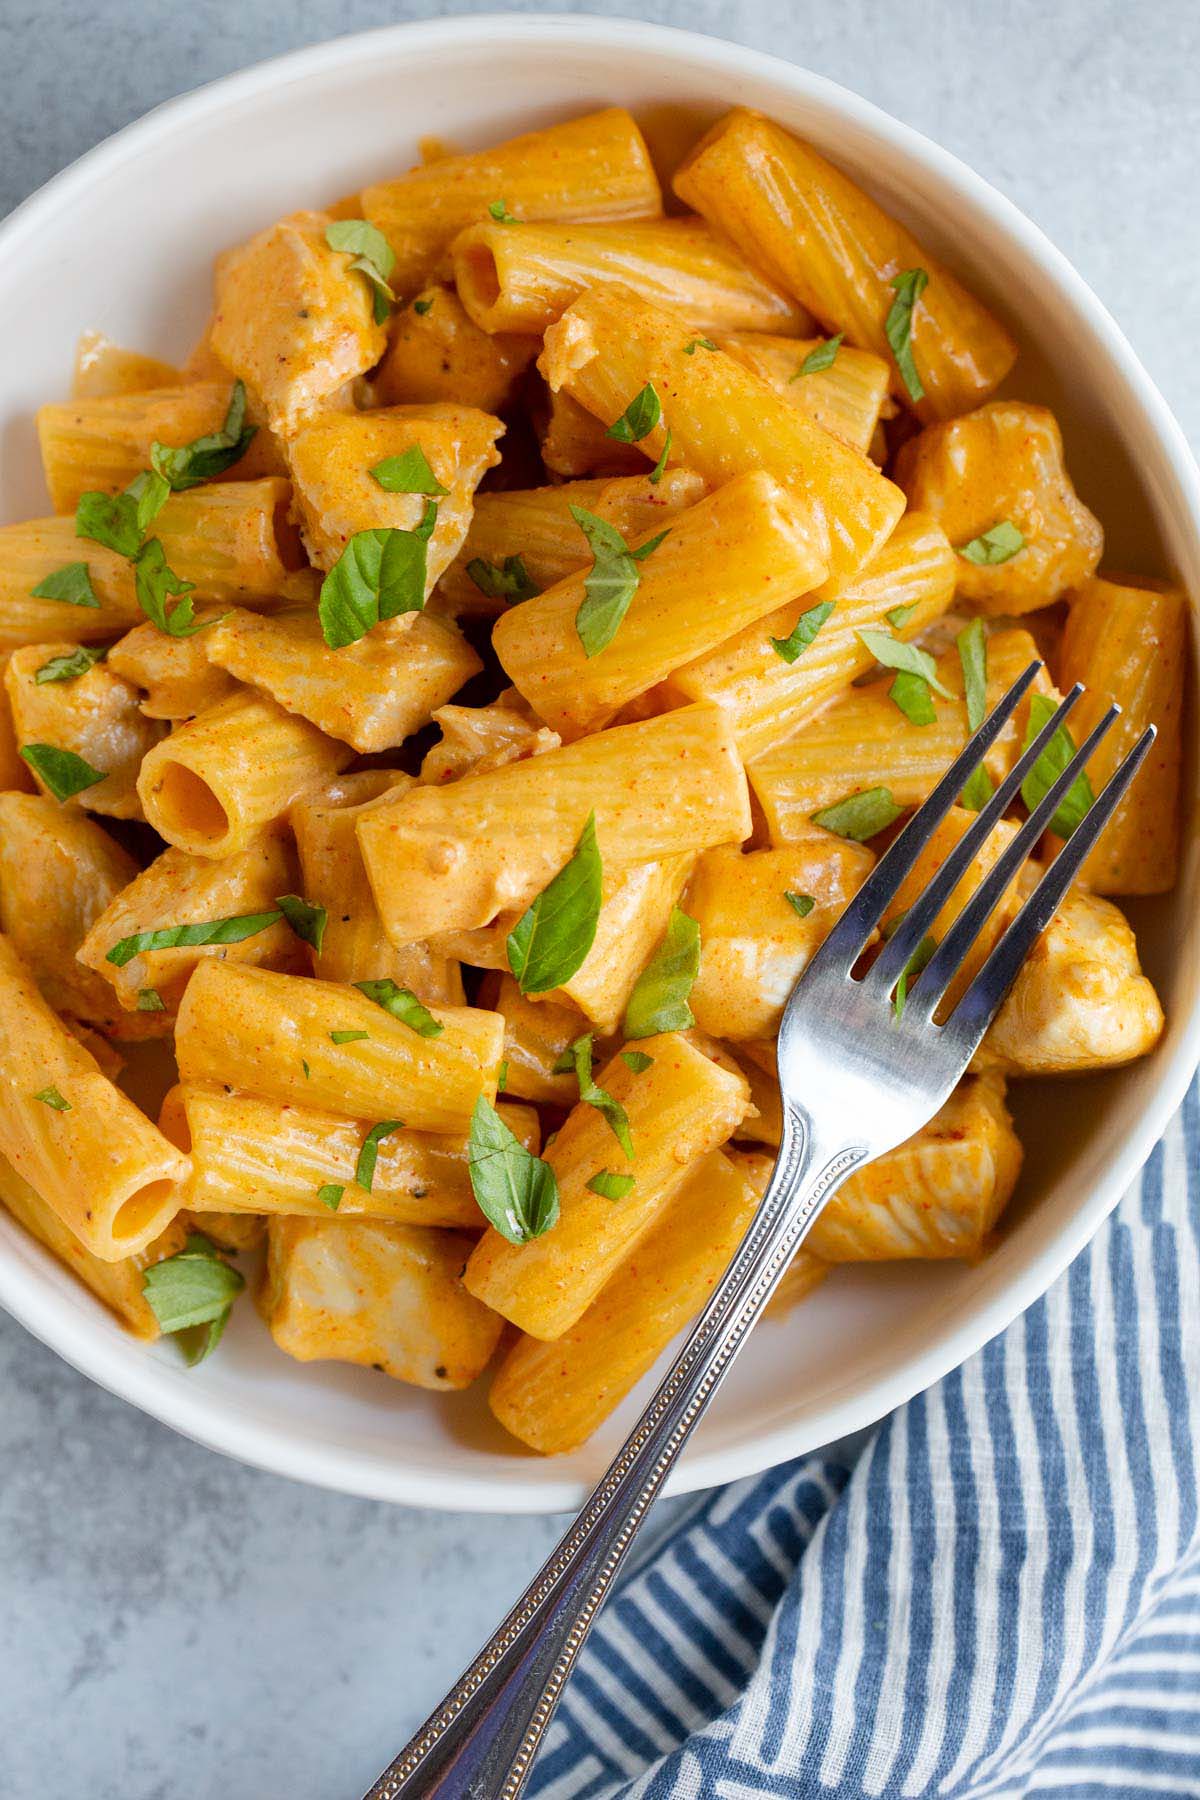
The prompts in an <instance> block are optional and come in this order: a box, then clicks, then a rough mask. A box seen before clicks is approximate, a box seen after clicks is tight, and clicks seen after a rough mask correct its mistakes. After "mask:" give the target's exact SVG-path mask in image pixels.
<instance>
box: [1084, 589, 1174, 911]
mask: <svg viewBox="0 0 1200 1800" xmlns="http://www.w3.org/2000/svg"><path fill="white" fill-rule="evenodd" d="M1187 611H1188V607H1187V597H1186V595H1184V594H1183V593H1181V591H1180V590H1179V589H1178V588H1174V587H1155V586H1152V585H1151V584H1149V583H1147V584H1146V585H1145V586H1140V585H1139V584H1138V583H1137V582H1133V581H1101V580H1098V579H1097V580H1093V581H1089V582H1088V583H1087V584H1086V586H1084V587H1083V588H1081V589H1080V591H1079V592H1078V593H1077V594H1076V595H1075V596H1074V597H1073V599H1072V601H1071V610H1070V613H1069V614H1068V617H1067V628H1066V631H1065V632H1064V633H1063V641H1062V649H1061V652H1060V655H1059V661H1058V678H1059V682H1060V684H1061V686H1062V687H1063V688H1069V687H1071V686H1072V685H1073V684H1074V683H1075V682H1077V681H1081V682H1082V683H1083V685H1084V687H1085V689H1086V692H1085V693H1084V695H1083V697H1082V699H1081V700H1080V702H1079V704H1078V706H1077V707H1076V709H1075V711H1074V712H1073V713H1072V714H1071V734H1072V736H1073V737H1074V739H1075V742H1076V743H1077V744H1081V743H1082V742H1083V740H1084V738H1085V737H1086V736H1087V734H1088V732H1089V731H1090V730H1091V729H1092V727H1093V726H1094V725H1095V724H1096V722H1097V721H1098V719H1099V718H1100V715H1101V714H1102V713H1103V712H1104V711H1105V710H1106V709H1107V708H1108V706H1109V705H1110V704H1111V702H1112V701H1114V700H1115V701H1117V702H1118V703H1119V705H1120V707H1121V717H1120V718H1119V719H1118V720H1117V723H1116V725H1115V726H1114V727H1113V729H1112V730H1111V731H1110V732H1109V733H1108V736H1107V737H1106V738H1105V739H1104V742H1103V743H1102V744H1101V746H1100V748H1099V749H1098V750H1097V751H1096V753H1095V755H1094V756H1093V757H1092V760H1091V762H1090V763H1089V764H1088V774H1089V775H1090V777H1091V781H1092V786H1093V787H1094V788H1095V790H1096V791H1097V793H1098V792H1099V791H1100V789H1101V788H1102V787H1103V785H1104V783H1105V782H1106V781H1107V780H1108V778H1109V776H1110V775H1111V774H1112V773H1113V771H1114V769H1115V768H1116V767H1117V764H1118V763H1119V762H1120V761H1121V759H1122V758H1123V757H1124V756H1125V754H1126V752H1127V751H1128V750H1129V749H1130V747H1131V746H1132V745H1133V744H1134V743H1135V741H1136V740H1137V739H1138V738H1139V737H1140V736H1141V734H1142V732H1143V731H1144V730H1145V729H1146V727H1147V725H1156V726H1157V727H1158V736H1157V737H1156V738H1155V740H1154V744H1153V745H1152V747H1151V750H1150V754H1149V755H1148V756H1147V758H1146V761H1145V762H1144V763H1143V765H1142V768H1141V770H1140V772H1139V774H1138V776H1137V779H1136V780H1135V781H1134V783H1133V786H1132V787H1131V788H1130V789H1129V791H1128V792H1127V793H1126V795H1125V797H1124V799H1123V800H1122V801H1121V803H1120V805H1119V806H1118V807H1117V810H1116V812H1115V813H1114V814H1113V816H1112V818H1111V819H1110V820H1109V822H1108V824H1107V825H1106V826H1105V829H1104V832H1103V835H1102V836H1101V838H1100V842H1099V843H1098V844H1097V845H1096V848H1095V849H1094V850H1093V851H1092V852H1091V854H1090V855H1089V856H1088V858H1087V861H1086V862H1085V863H1084V865H1083V868H1082V869H1081V870H1080V874H1079V879H1080V881H1081V882H1082V883H1083V885H1084V886H1085V887H1090V888H1092V889H1093V890H1094V891H1095V892H1096V893H1099V894H1162V893H1165V892H1166V890H1167V889H1168V888H1170V887H1173V886H1174V885H1175V875H1176V866H1177V863H1178V860H1179V828H1180V817H1179V780H1180V768H1181V761H1182V754H1183V750H1182V737H1181V733H1182V725H1183V682H1184V669H1185V666H1186V662H1187Z"/></svg>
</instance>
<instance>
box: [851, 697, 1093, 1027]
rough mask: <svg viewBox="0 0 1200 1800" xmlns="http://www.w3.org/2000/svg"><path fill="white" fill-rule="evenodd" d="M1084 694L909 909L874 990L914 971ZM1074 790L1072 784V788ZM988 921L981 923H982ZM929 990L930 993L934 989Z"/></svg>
mask: <svg viewBox="0 0 1200 1800" xmlns="http://www.w3.org/2000/svg"><path fill="white" fill-rule="evenodd" d="M1082 693H1083V688H1082V686H1081V685H1080V684H1079V682H1076V684H1075V686H1074V687H1073V688H1072V689H1071V691H1070V693H1069V694H1067V695H1066V696H1065V698H1064V699H1063V701H1062V703H1061V705H1060V706H1059V708H1058V710H1057V712H1056V713H1055V714H1054V716H1053V718H1051V719H1048V720H1047V721H1046V723H1045V725H1044V726H1043V727H1042V729H1041V731H1039V732H1038V734H1037V736H1036V738H1034V740H1033V742H1032V743H1031V744H1030V746H1029V748H1028V749H1027V750H1025V751H1023V752H1022V754H1021V755H1020V756H1019V757H1018V759H1017V761H1016V762H1015V763H1014V765H1013V767H1012V768H1011V769H1010V770H1009V772H1008V774H1007V775H1006V776H1005V777H1004V780H1003V781H1002V782H1001V783H1000V785H999V786H998V787H997V789H996V791H995V793H994V794H993V795H992V797H991V799H990V800H989V801H988V802H987V803H986V805H985V806H984V807H983V808H982V809H981V811H980V812H979V813H978V814H977V815H976V818H975V822H974V824H973V825H972V826H971V827H970V829H969V830H968V831H964V833H963V835H962V837H961V838H960V839H959V841H958V843H957V844H956V845H955V846H954V848H953V850H951V852H950V854H949V856H947V858H946V860H945V862H944V863H942V865H941V867H940V868H939V869H937V870H936V871H935V873H934V875H933V878H932V880H931V881H930V882H929V884H928V886H927V887H926V888H925V890H924V892H923V893H922V894H921V895H920V897H919V898H918V899H917V900H915V901H914V902H913V904H912V906H910V907H909V909H908V912H907V913H906V914H905V916H904V918H903V919H902V920H901V922H900V924H899V925H898V926H897V928H896V930H895V931H894V932H893V933H892V935H891V937H890V938H889V940H888V942H887V943H886V944H885V945H884V947H883V949H882V951H881V952H880V954H879V956H878V957H877V958H876V960H875V963H874V966H873V967H872V969H871V970H870V972H869V974H868V975H867V976H866V978H865V979H866V980H867V981H868V982H869V984H870V985H871V987H872V988H874V989H879V988H882V989H883V990H884V991H885V992H886V993H889V994H890V993H891V991H892V989H893V988H894V987H895V985H896V983H897V981H899V979H900V977H901V975H902V974H903V972H904V970H905V969H906V968H907V967H908V964H909V962H910V960H911V958H912V956H913V954H914V952H915V951H916V948H917V945H918V944H920V943H921V942H922V941H923V940H924V938H925V935H926V933H927V932H928V930H929V928H930V926H931V925H932V924H933V922H934V920H935V919H936V918H937V916H938V914H939V913H940V912H941V910H942V908H943V906H944V905H945V904H946V902H947V900H948V899H949V898H950V896H951V894H952V893H953V892H954V890H955V888H956V887H957V886H958V884H959V882H960V881H961V879H962V877H963V875H964V873H965V871H966V869H967V868H968V866H969V864H970V863H971V861H972V860H973V858H974V857H975V856H976V855H977V854H978V852H979V851H980V850H982V848H983V846H984V843H985V842H986V840H987V839H988V837H990V835H991V832H992V828H993V826H994V825H996V824H997V822H998V821H999V820H1000V819H1001V818H1002V817H1003V815H1004V814H1005V813H1006V812H1007V811H1008V809H1009V807H1010V806H1011V805H1012V802H1013V801H1014V800H1015V799H1016V797H1017V795H1018V793H1019V792H1020V790H1021V786H1022V784H1023V782H1024V780H1025V777H1026V776H1027V775H1028V773H1029V771H1030V770H1031V769H1032V768H1033V766H1034V764H1035V763H1036V762H1037V760H1038V758H1039V757H1040V756H1041V754H1042V752H1043V750H1045V749H1046V748H1047V746H1048V745H1049V744H1050V742H1051V740H1052V739H1053V738H1054V736H1055V735H1056V733H1057V731H1058V729H1059V727H1060V726H1061V725H1062V723H1063V721H1064V720H1065V719H1066V717H1067V714H1068V713H1069V712H1070V711H1071V708H1072V707H1073V706H1074V705H1075V702H1076V701H1077V700H1078V699H1079V696H1080V695H1081V694H1082ZM1107 729H1108V727H1107V726H1105V730H1107ZM1097 741H1098V740H1097ZM1068 785H1070V784H1069V783H1068ZM1063 791H1064V792H1065V791H1066V790H1065V789H1064V790H1063ZM1051 811H1053V808H1052V809H1051ZM982 922H983V921H982V920H980V924H982ZM964 948H965V946H964ZM925 991H926V992H928V985H927V986H926V990H925Z"/></svg>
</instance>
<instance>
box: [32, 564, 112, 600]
mask: <svg viewBox="0 0 1200 1800" xmlns="http://www.w3.org/2000/svg"><path fill="white" fill-rule="evenodd" d="M29 592H30V595H31V597H32V598H33V599H34V600H62V601H63V602H64V603H65V604H66V605H67V606H93V607H98V606H99V604H100V602H99V600H97V598H96V594H95V590H94V589H93V587H92V578H91V576H90V575H89V574H88V566H87V564H86V563H85V562H73V563H64V564H63V566H62V568H61V569H53V570H52V571H51V573H50V574H49V575H43V576H42V579H41V580H40V581H39V582H38V584H37V586H36V587H31V588H30V590H29Z"/></svg>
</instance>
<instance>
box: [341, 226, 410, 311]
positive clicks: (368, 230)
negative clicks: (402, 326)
mask: <svg viewBox="0 0 1200 1800" xmlns="http://www.w3.org/2000/svg"><path fill="white" fill-rule="evenodd" d="M325 242H326V243H327V244H328V245H329V248H330V249H331V250H342V251H344V252H345V253H346V255H347V256H349V257H351V258H352V259H353V260H352V261H351V263H350V267H351V269H354V270H357V272H358V273H359V274H360V275H363V276H365V277H366V280H367V282H368V283H369V284H370V288H371V298H372V303H373V311H374V317H375V323H376V324H377V325H382V324H383V322H384V320H385V319H386V318H387V316H388V313H389V312H390V311H391V307H392V303H393V302H394V300H395V298H396V296H395V294H393V292H392V290H391V288H390V287H389V286H388V277H389V276H390V275H391V272H392V270H393V269H394V268H395V266H396V253H395V251H394V250H393V249H392V246H391V245H390V244H389V243H388V241H387V239H386V238H385V237H384V235H383V233H382V231H378V230H377V229H376V228H375V226H374V225H369V224H368V223H367V221H366V219H336V220H335V221H334V223H333V224H332V225H327V226H326V227H325Z"/></svg>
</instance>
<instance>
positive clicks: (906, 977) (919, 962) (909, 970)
mask: <svg viewBox="0 0 1200 1800" xmlns="http://www.w3.org/2000/svg"><path fill="white" fill-rule="evenodd" d="M899 922H900V921H899V920H897V921H896V923H897V924H899ZM936 949H937V939H936V938H935V937H929V936H928V935H926V936H925V937H923V938H922V939H921V941H920V943H919V944H918V945H917V947H916V949H915V950H914V951H913V953H912V955H911V956H910V957H909V959H908V961H907V962H906V963H905V965H904V967H903V968H902V969H901V971H900V979H899V981H898V982H897V983H896V992H895V994H894V996H893V998H892V1005H893V1007H894V1008H895V1012H896V1017H897V1018H898V1019H901V1018H903V1017H904V1007H905V1003H906V1001H907V1000H908V984H909V982H910V981H915V980H916V978H917V976H918V975H919V974H920V973H921V970H922V969H923V968H925V967H926V965H927V964H928V962H929V960H930V958H931V957H932V955H933V953H934V951H935V950H936Z"/></svg>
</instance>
